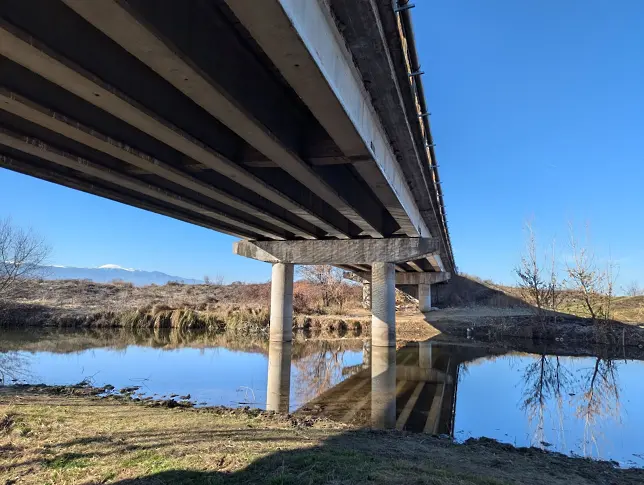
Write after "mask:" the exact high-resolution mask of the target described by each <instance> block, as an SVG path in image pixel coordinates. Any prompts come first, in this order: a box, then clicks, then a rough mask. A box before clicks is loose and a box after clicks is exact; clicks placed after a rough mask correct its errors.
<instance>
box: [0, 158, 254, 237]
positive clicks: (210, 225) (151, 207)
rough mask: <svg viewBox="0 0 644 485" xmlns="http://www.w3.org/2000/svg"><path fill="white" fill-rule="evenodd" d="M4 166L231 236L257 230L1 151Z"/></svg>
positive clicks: (2, 165)
mask: <svg viewBox="0 0 644 485" xmlns="http://www.w3.org/2000/svg"><path fill="white" fill-rule="evenodd" d="M0 167H3V168H6V169H7V170H12V171H14V172H19V173H22V174H24V175H29V176H30V177H36V178H39V179H43V180H46V181H48V182H51V183H54V184H58V185H63V186H65V187H69V188H70V189H75V190H80V191H81V192H85V193H87V194H91V195H97V196H99V197H103V198H105V199H110V200H113V201H115V202H119V203H121V204H125V205H130V206H132V207H136V208H138V209H141V210H146V211H149V212H154V213H155V214H159V215H162V216H166V217H170V218H173V219H177V220H180V221H183V222H186V223H188V224H194V225H196V226H200V227H204V228H206V229H212V230H215V231H218V232H221V233H224V234H228V235H229V236H235V237H253V233H251V232H246V231H239V230H238V229H237V228H232V227H229V226H227V225H224V224H222V223H221V222H220V221H212V220H209V219H201V218H198V217H197V216H196V215H189V214H185V213H183V212H181V211H179V210H176V209H170V208H167V207H161V206H159V205H156V204H152V203H150V202H147V201H143V200H141V199H140V198H139V197H134V196H128V195H125V194H123V193H121V192H117V191H115V190H111V189H108V188H105V187H103V186H98V185H96V184H95V183H91V182H89V181H88V182H82V181H80V180H79V179H77V178H72V177H67V176H65V175H63V174H60V173H58V172H56V171H54V170H49V169H44V168H38V167H34V166H32V165H30V164H27V163H25V162H24V161H21V160H16V159H14V158H11V157H7V156H5V155H2V154H0Z"/></svg>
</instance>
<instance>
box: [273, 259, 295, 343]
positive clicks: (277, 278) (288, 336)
mask: <svg viewBox="0 0 644 485" xmlns="http://www.w3.org/2000/svg"><path fill="white" fill-rule="evenodd" d="M293 270H294V268H293V265H292V264H289V263H275V264H274V265H273V274H272V280H271V327H270V340H271V342H290V341H291V340H292V338H293Z"/></svg>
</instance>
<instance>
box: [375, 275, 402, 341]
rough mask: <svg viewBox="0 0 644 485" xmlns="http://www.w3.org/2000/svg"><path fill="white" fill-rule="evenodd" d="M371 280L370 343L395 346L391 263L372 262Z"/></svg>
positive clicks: (393, 285) (393, 289)
mask: <svg viewBox="0 0 644 485" xmlns="http://www.w3.org/2000/svg"><path fill="white" fill-rule="evenodd" d="M372 273H373V277H372V280H371V285H372V286H371V344H372V345H373V346H374V347H395V346H396V285H395V283H394V281H395V280H394V274H395V271H394V265H393V264H392V263H374V264H373V269H372Z"/></svg>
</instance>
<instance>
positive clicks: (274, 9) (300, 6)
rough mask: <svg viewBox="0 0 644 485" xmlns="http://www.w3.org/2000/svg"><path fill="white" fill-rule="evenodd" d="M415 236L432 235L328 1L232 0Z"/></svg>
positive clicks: (403, 226) (241, 17)
mask: <svg viewBox="0 0 644 485" xmlns="http://www.w3.org/2000/svg"><path fill="white" fill-rule="evenodd" d="M226 3H227V4H228V6H229V7H230V8H231V10H232V11H233V12H234V13H235V15H236V16H237V17H238V18H239V20H240V21H241V22H242V23H243V24H244V26H245V27H246V28H247V29H248V31H249V32H250V33H251V35H252V36H253V38H254V39H255V40H256V41H257V42H258V43H259V44H260V46H261V47H262V50H263V51H264V52H265V53H266V54H267V55H268V56H269V57H270V59H271V61H273V63H274V64H275V66H276V67H277V68H278V69H279V71H280V72H281V74H282V75H283V76H284V78H285V79H286V80H287V82H288V83H289V84H290V85H291V87H293V89H294V90H295V91H296V92H297V94H298V95H299V96H300V98H301V99H302V100H303V101H304V103H305V104H306V105H307V106H308V107H309V109H310V110H311V112H312V113H313V114H314V116H315V117H316V118H317V119H318V120H319V121H320V123H321V124H322V126H324V128H325V129H326V131H327V132H328V133H329V134H330V135H331V137H332V138H333V140H334V141H335V142H336V143H337V145H338V146H339V147H340V149H341V150H342V151H343V152H344V153H345V154H346V155H347V156H363V155H368V161H364V162H359V163H356V164H355V165H354V166H355V168H356V170H357V171H358V172H359V173H360V175H361V176H362V177H363V178H364V179H365V180H366V181H367V182H368V183H369V185H370V187H371V188H372V189H373V190H374V192H375V193H376V195H377V196H378V198H379V199H380V201H381V202H382V203H383V204H384V205H385V207H386V208H387V210H388V211H389V212H390V214H391V215H392V216H393V217H394V219H395V220H396V221H397V222H398V224H400V226H401V229H402V230H403V231H404V233H405V234H407V235H408V236H412V237H415V236H423V237H427V236H432V235H433V234H430V232H429V230H428V228H427V225H426V223H425V221H424V219H423V218H422V216H421V214H420V211H419V210H418V207H417V206H416V203H415V202H414V198H413V195H412V193H411V191H410V190H409V188H408V186H407V181H406V179H405V176H404V174H403V172H402V170H401V168H400V166H399V163H398V161H397V160H396V155H395V153H394V151H393V150H392V147H391V142H390V140H389V138H388V136H387V134H386V133H385V130H384V128H383V127H382V124H381V122H380V120H379V118H378V115H377V114H376V112H375V110H374V108H373V106H372V105H371V101H370V96H369V94H368V93H367V90H366V89H365V87H364V84H363V82H362V76H361V75H360V73H359V71H358V70H357V68H356V66H355V64H354V61H353V59H352V56H351V53H350V52H349V51H348V49H347V47H346V45H345V42H344V40H343V38H342V35H341V33H340V32H339V31H338V29H337V27H336V23H335V21H334V20H333V18H332V17H331V15H330V12H329V11H328V9H327V8H325V6H324V5H323V3H322V2H316V1H315V2H302V1H301V0H263V1H261V2H257V1H256V0H227V2H226Z"/></svg>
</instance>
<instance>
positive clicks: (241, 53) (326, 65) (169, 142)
mask: <svg viewBox="0 0 644 485" xmlns="http://www.w3.org/2000/svg"><path fill="white" fill-rule="evenodd" d="M402 3H405V2H402ZM405 12H406V10H405V11H403V12H402V13H401V12H396V11H394V9H393V8H392V5H391V2H389V1H385V0H366V1H361V2H353V1H347V0H319V1H318V0H316V1H310V2H301V1H299V0H263V1H261V2H257V1H256V0H208V1H206V0H184V1H181V2H177V1H172V0H162V1H156V2H150V1H148V0H100V1H98V0H97V1H91V2H90V1H86V0H4V1H3V2H2V4H1V5H0V167H4V168H7V169H10V170H14V171H17V172H21V173H24V174H27V175H31V176H34V177H38V178H41V179H44V180H48V181H51V182H54V183H58V184H61V185H65V186H68V187H72V188H75V189H78V190H81V191H85V192H89V193H92V194H96V195H99V196H102V197H106V198H109V199H112V200H115V201H119V202H122V203H125V204H129V205H132V206H135V207H140V208H142V209H145V210H149V211H153V212H157V213H160V214H164V215H166V216H169V217H173V218H176V219H180V220H183V221H186V222H189V223H192V224H197V225H200V226H203V227H206V228H210V229H214V230H217V231H220V232H224V233H227V234H230V235H234V236H238V237H241V238H243V239H247V240H251V241H256V242H257V243H275V244H277V243H279V242H283V243H285V244H286V243H289V244H291V243H292V244H296V245H300V246H301V247H305V246H304V245H305V243H307V242H320V243H326V244H327V245H328V244H332V243H339V242H341V241H348V242H357V243H359V244H367V246H368V244H369V243H366V242H365V241H373V240H380V241H390V240H393V241H402V242H400V243H396V244H402V245H405V244H406V245H408V246H410V247H411V246H413V245H414V244H417V241H419V240H420V241H430V242H431V246H432V249H431V251H428V250H423V251H416V252H414V251H411V252H410V251H408V252H407V253H406V254H407V256H408V257H406V258H395V259H394V258H392V257H390V256H388V255H384V256H382V253H377V252H376V253H370V252H369V251H370V250H367V249H365V250H364V251H363V253H362V255H363V256H364V258H362V259H359V258H351V257H350V256H351V255H352V254H353V253H351V252H350V251H347V250H342V251H339V252H338V251H337V250H334V251H332V253H333V255H334V257H333V258H327V259H326V260H325V263H329V264H334V265H337V266H339V267H341V268H344V269H346V270H348V271H352V272H353V273H355V274H358V275H362V276H361V278H362V279H363V280H364V281H365V282H367V283H369V282H370V283H372V287H373V290H372V292H375V293H378V294H380V295H381V298H384V299H385V300H386V301H387V302H388V303H387V304H386V305H385V304H384V303H383V305H385V306H383V307H382V309H381V310H382V312H384V313H383V314H382V315H380V316H379V317H378V318H379V319H380V320H382V321H384V322H385V323H386V324H387V325H389V324H391V321H390V320H391V319H390V317H389V312H390V310H391V309H390V308H389V306H388V305H390V300H391V298H390V286H391V283H392V282H393V284H396V282H397V279H398V277H397V276H395V275H394V273H396V274H413V275H416V276H415V277H413V278H412V280H413V281H412V283H411V284H414V285H416V287H417V289H418V293H419V296H421V295H424V296H423V297H422V298H421V300H423V301H425V302H426V303H427V301H430V300H428V298H427V297H428V295H429V286H428V285H429V284H426V283H424V282H423V281H424V280H423V281H421V280H422V279H423V278H425V277H426V275H427V274H430V273H440V274H442V275H444V276H443V279H446V278H448V277H449V273H450V272H453V271H454V260H453V256H452V252H451V246H450V241H449V234H448V232H447V225H446V220H445V215H444V209H443V201H442V192H441V189H440V183H439V179H438V172H437V169H436V163H435V160H434V153H433V143H432V140H431V134H430V132H429V120H428V117H427V116H426V113H422V111H423V110H424V109H425V108H424V96H423V94H422V84H419V77H417V76H416V74H417V73H413V72H412V71H414V70H417V68H418V65H417V64H418V61H417V59H416V58H415V49H410V48H409V43H410V42H412V43H413V33H412V32H411V25H410V23H409V17H408V12H407V13H405ZM419 115H420V116H419ZM414 241H416V242H414ZM367 246H365V247H367ZM329 247H331V246H329ZM368 247H371V246H368ZM353 249H355V246H353ZM343 251H344V252H343ZM339 254H341V255H342V257H341V258H338V257H337V256H338V255H339ZM260 259H261V258H260ZM309 259H310V258H308V259H307V258H305V260H294V259H289V258H274V259H273V260H272V261H271V262H273V263H276V264H277V265H278V268H280V266H279V265H283V264H286V265H292V264H294V263H295V264H300V263H302V264H316V263H313V262H310V261H309ZM277 273H278V276H279V278H281V279H282V280H284V281H283V282H282V283H283V284H282V285H281V286H282V287H283V288H284V289H285V291H287V290H288V285H289V283H288V281H287V280H288V279H289V275H290V278H291V279H292V268H289V267H288V266H286V267H283V268H282V269H278V271H277ZM392 275H393V276H392ZM279 278H278V279H279ZM284 278H286V279H284ZM414 278H416V280H417V281H416V280H414ZM372 280H373V281H372ZM410 281H411V280H410ZM376 282H380V283H378V284H376ZM381 283H382V284H381ZM284 285H286V286H284ZM423 285H426V288H424V287H423ZM278 286H279V285H278ZM376 287H377V288H376ZM423 288H424V289H423ZM375 293H374V294H375ZM278 297H279V298H278ZM278 297H276V298H277V299H278V300H281V301H282V302H283V304H284V305H285V306H284V309H283V310H284V311H283V316H287V315H288V313H289V302H288V295H287V294H284V295H281V296H280V295H278ZM379 298H380V297H379ZM373 300H374V302H375V301H376V300H378V298H376V297H374V299H373ZM375 306H377V305H375ZM430 306H431V303H430ZM385 307H386V308H385ZM421 308H427V304H425V305H424V306H423V303H422V302H421ZM374 313H375V312H374ZM280 318H282V317H280ZM374 318H376V317H375V316H374ZM374 321H375V320H374ZM284 338H286V337H284Z"/></svg>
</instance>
